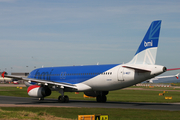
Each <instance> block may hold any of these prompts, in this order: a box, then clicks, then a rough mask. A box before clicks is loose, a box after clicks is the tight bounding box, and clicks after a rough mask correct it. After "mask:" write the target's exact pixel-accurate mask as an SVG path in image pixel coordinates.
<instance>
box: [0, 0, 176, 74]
mask: <svg viewBox="0 0 180 120" xmlns="http://www.w3.org/2000/svg"><path fill="white" fill-rule="evenodd" d="M154 20H162V25H161V32H160V38H159V46H158V51H157V57H156V64H158V65H164V66H166V67H167V68H177V67H180V62H179V60H180V55H179V51H180V48H179V44H180V1H179V0H171V1H169V0H158V1H157V0H151V1H145V0H136V1H135V0H111V1H110V0H98V1H97V0H88V1H87V0H51V1H50V0H38V1H37V0H30V1H28V0H0V49H1V52H0V71H1V72H2V71H4V70H5V71H7V72H8V73H10V72H30V71H31V70H33V69H35V68H39V67H42V66H43V67H52V66H72V65H95V64H97V63H99V64H116V63H126V62H129V61H130V60H131V59H132V58H133V56H134V54H135V53H136V51H137V49H138V47H139V45H140V43H141V41H142V39H143V37H144V35H145V33H146V31H147V29H148V27H149V26H150V24H151V22H152V21H154ZM178 72H180V71H172V72H167V73H166V75H171V74H176V73H178Z"/></svg>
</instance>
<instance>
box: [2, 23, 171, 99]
mask: <svg viewBox="0 0 180 120" xmlns="http://www.w3.org/2000/svg"><path fill="white" fill-rule="evenodd" d="M160 27H161V20H157V21H153V22H152V23H151V25H150V27H149V29H148V31H147V33H146V35H145V37H144V39H143V40H142V42H141V44H140V46H139V48H138V50H137V52H136V53H135V56H134V57H133V59H132V60H131V61H130V62H128V63H126V64H107V65H84V66H67V67H47V68H38V69H35V70H33V71H32V72H31V73H30V74H29V76H28V77H27V78H24V77H21V76H14V75H6V74H5V72H4V73H3V74H2V76H3V77H9V78H15V79H19V80H24V81H25V84H26V85H27V86H28V90H27V92H28V95H29V96H31V97H37V98H39V99H40V100H43V99H44V97H46V96H49V95H51V91H59V93H60V94H61V95H60V96H59V97H58V101H59V102H69V97H68V96H67V95H64V92H84V94H85V95H87V96H93V97H96V100H97V102H106V100H107V98H106V95H107V94H108V92H109V91H112V90H118V89H122V88H125V87H129V86H132V85H134V84H137V83H140V82H143V81H145V80H148V79H151V78H154V77H155V76H158V75H160V74H162V73H164V72H166V71H167V70H168V69H166V67H164V66H161V65H155V60H156V52H157V47H158V41H159V34H160ZM169 70H174V69H169ZM34 83H35V84H34Z"/></svg>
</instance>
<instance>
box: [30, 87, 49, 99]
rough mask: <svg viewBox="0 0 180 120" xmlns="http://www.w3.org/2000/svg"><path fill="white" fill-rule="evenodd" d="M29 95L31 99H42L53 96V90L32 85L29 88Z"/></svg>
mask: <svg viewBox="0 0 180 120" xmlns="http://www.w3.org/2000/svg"><path fill="white" fill-rule="evenodd" d="M27 93H28V95H29V96H30V97H36V98H42V97H46V96H49V95H51V90H50V89H49V88H48V87H42V86H39V85H31V86H29V87H28V89H27Z"/></svg>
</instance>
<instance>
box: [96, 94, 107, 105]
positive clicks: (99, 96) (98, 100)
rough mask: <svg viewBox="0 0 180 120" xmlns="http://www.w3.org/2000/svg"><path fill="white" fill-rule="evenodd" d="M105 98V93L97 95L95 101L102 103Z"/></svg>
mask: <svg viewBox="0 0 180 120" xmlns="http://www.w3.org/2000/svg"><path fill="white" fill-rule="evenodd" d="M106 100H107V97H106V96H105V95H103V96H101V95H98V96H97V97H96V101H97V102H102V103H104V102H106Z"/></svg>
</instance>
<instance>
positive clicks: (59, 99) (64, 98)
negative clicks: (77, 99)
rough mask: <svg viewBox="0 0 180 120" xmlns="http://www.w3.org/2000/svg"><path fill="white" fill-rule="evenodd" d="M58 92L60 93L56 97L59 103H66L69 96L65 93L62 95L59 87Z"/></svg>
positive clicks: (62, 92)
mask: <svg viewBox="0 0 180 120" xmlns="http://www.w3.org/2000/svg"><path fill="white" fill-rule="evenodd" d="M59 93H61V95H60V96H59V97H58V102H59V103H68V102H69V97H68V96H67V95H64V90H63V89H60V90H59Z"/></svg>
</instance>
